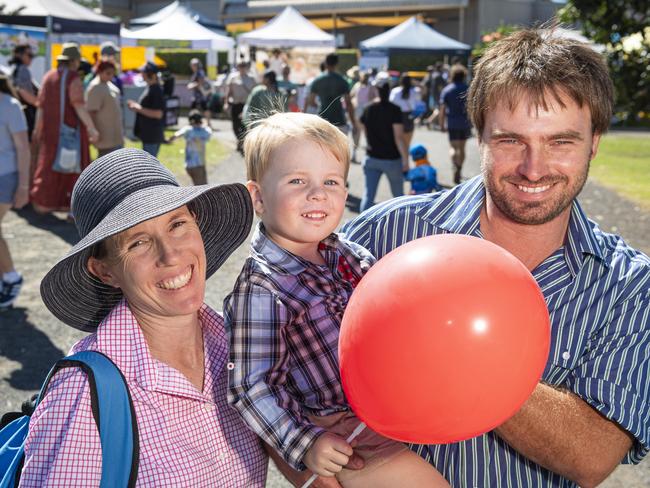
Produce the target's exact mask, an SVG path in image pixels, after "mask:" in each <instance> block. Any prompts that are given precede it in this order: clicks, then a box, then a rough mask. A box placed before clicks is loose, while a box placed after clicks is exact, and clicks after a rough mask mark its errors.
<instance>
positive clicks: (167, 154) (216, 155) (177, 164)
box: [90, 130, 229, 185]
mask: <svg viewBox="0 0 650 488" xmlns="http://www.w3.org/2000/svg"><path fill="white" fill-rule="evenodd" d="M173 134H174V131H173V130H165V138H170V137H171V136H172V135H173ZM125 143H126V147H134V148H136V149H142V143H141V142H140V141H131V140H129V139H125ZM228 152H229V151H228V148H226V147H225V146H224V145H223V144H221V143H220V142H219V141H218V140H216V139H215V138H211V139H210V140H209V141H208V143H207V146H206V148H205V158H206V163H207V168H206V169H207V172H208V182H210V173H211V169H212V168H214V167H215V166H217V165H218V164H219V163H221V161H223V159H224V158H225V157H226V156H228ZM96 157H97V151H96V149H95V148H94V147H93V146H92V145H91V146H90V158H91V160H93V159H95V158H96ZM158 159H159V160H160V162H161V163H163V164H164V165H165V166H167V167H168V168H169V169H170V170H171V172H172V173H174V175H176V177H177V178H178V181H179V183H181V184H182V185H189V184H190V183H191V180H190V177H189V176H188V175H187V173H186V172H185V139H183V138H180V139H176V140H175V141H174V142H172V143H171V144H162V145H161V146H160V152H159V153H158Z"/></svg>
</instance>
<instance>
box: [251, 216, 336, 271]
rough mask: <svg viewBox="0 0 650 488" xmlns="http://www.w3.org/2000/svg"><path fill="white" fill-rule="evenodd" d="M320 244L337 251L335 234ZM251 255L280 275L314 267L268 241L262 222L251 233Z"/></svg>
mask: <svg viewBox="0 0 650 488" xmlns="http://www.w3.org/2000/svg"><path fill="white" fill-rule="evenodd" d="M321 242H323V244H325V245H326V246H327V247H329V248H331V249H332V250H338V249H339V238H338V236H337V235H336V234H330V235H329V236H327V237H326V238H325V239H323V240H322V241H321ZM251 255H252V257H253V258H254V259H255V260H257V261H259V262H262V263H265V264H267V265H269V266H272V267H273V268H274V269H276V270H277V271H278V272H280V273H282V274H288V275H297V274H300V273H302V272H303V271H305V270H306V269H307V268H309V267H311V266H314V265H313V264H312V263H310V262H309V261H307V260H306V259H303V258H301V257H300V256H296V255H295V254H292V253H291V252H289V251H287V250H286V249H284V248H282V247H280V246H279V245H277V244H276V243H275V242H273V241H272V240H271V239H269V237H268V236H267V235H266V230H265V229H264V224H262V222H260V223H258V224H257V228H256V229H255V232H254V233H253V238H252V240H251ZM329 261H330V260H328V262H329Z"/></svg>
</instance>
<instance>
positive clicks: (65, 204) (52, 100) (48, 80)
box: [30, 42, 99, 214]
mask: <svg viewBox="0 0 650 488" xmlns="http://www.w3.org/2000/svg"><path fill="white" fill-rule="evenodd" d="M56 59H57V67H56V68H54V69H52V70H50V71H48V72H47V73H46V74H45V77H44V78H43V84H42V86H41V91H40V93H39V95H38V112H37V113H36V125H35V128H34V139H35V142H36V143H37V144H38V157H37V161H36V169H35V171H34V179H33V181H32V184H31V189H30V200H31V202H32V207H33V208H34V210H35V211H36V212H37V213H41V214H45V213H49V212H52V211H65V212H67V211H69V210H70V197H71V196H72V188H73V187H74V184H75V182H76V181H77V178H78V177H79V174H78V173H59V172H57V171H54V170H53V169H52V165H53V164H54V161H55V160H56V156H57V149H58V146H59V132H60V128H61V124H62V123H65V124H66V125H67V126H69V127H78V128H79V138H80V154H79V155H78V157H79V161H80V167H81V170H82V171H83V169H84V168H85V167H86V166H88V165H89V164H90V151H89V144H88V143H89V142H92V143H95V142H97V140H98V139H99V132H98V131H97V128H96V127H95V124H94V122H93V120H92V118H91V117H90V114H89V113H88V110H86V102H85V100H84V91H83V84H82V82H81V78H80V77H79V73H78V71H77V70H78V68H79V63H80V61H81V51H80V50H79V45H78V44H76V43H74V42H66V43H64V44H63V49H62V51H61V54H59V55H58V56H57V58H56ZM64 76H65V80H66V81H65V86H64V87H63V94H64V98H65V102H64V104H63V120H61V104H60V98H61V82H62V80H63V78H64Z"/></svg>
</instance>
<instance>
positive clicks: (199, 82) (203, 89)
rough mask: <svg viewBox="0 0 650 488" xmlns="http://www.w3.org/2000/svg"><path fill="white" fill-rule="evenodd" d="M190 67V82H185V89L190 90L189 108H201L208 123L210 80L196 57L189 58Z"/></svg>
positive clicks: (209, 118)
mask: <svg viewBox="0 0 650 488" xmlns="http://www.w3.org/2000/svg"><path fill="white" fill-rule="evenodd" d="M190 69H191V70H192V75H191V76H190V82H189V83H188V84H187V89H188V90H191V91H192V105H191V107H190V108H192V109H197V110H201V111H202V112H203V115H204V116H205V120H206V121H207V123H208V125H210V121H211V120H212V114H211V113H210V110H209V109H208V102H209V101H210V97H211V96H212V87H211V86H210V81H209V80H208V78H207V76H206V74H205V71H204V70H203V65H202V64H201V61H200V60H199V59H198V58H192V59H191V60H190Z"/></svg>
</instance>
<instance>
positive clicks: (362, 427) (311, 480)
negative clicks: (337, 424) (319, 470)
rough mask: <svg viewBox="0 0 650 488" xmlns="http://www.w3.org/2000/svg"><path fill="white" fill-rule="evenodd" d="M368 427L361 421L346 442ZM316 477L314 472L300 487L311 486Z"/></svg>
mask: <svg viewBox="0 0 650 488" xmlns="http://www.w3.org/2000/svg"><path fill="white" fill-rule="evenodd" d="M365 428H366V424H365V422H359V425H357V426H356V427H355V429H354V430H353V431H352V434H350V435H349V436H348V438H347V439H345V442H347V443H348V444H349V443H350V442H352V441H353V440H354V439H355V438H356V437H357V436H358V435H359V434H361V432H363V429H365ZM316 478H318V475H317V474H312V475H311V478H309V479H308V480H307V481H306V482H305V484H304V485H302V486H301V487H300V488H307V487H308V486H310V485H311V484H312V483H313V482H314V481H316Z"/></svg>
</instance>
